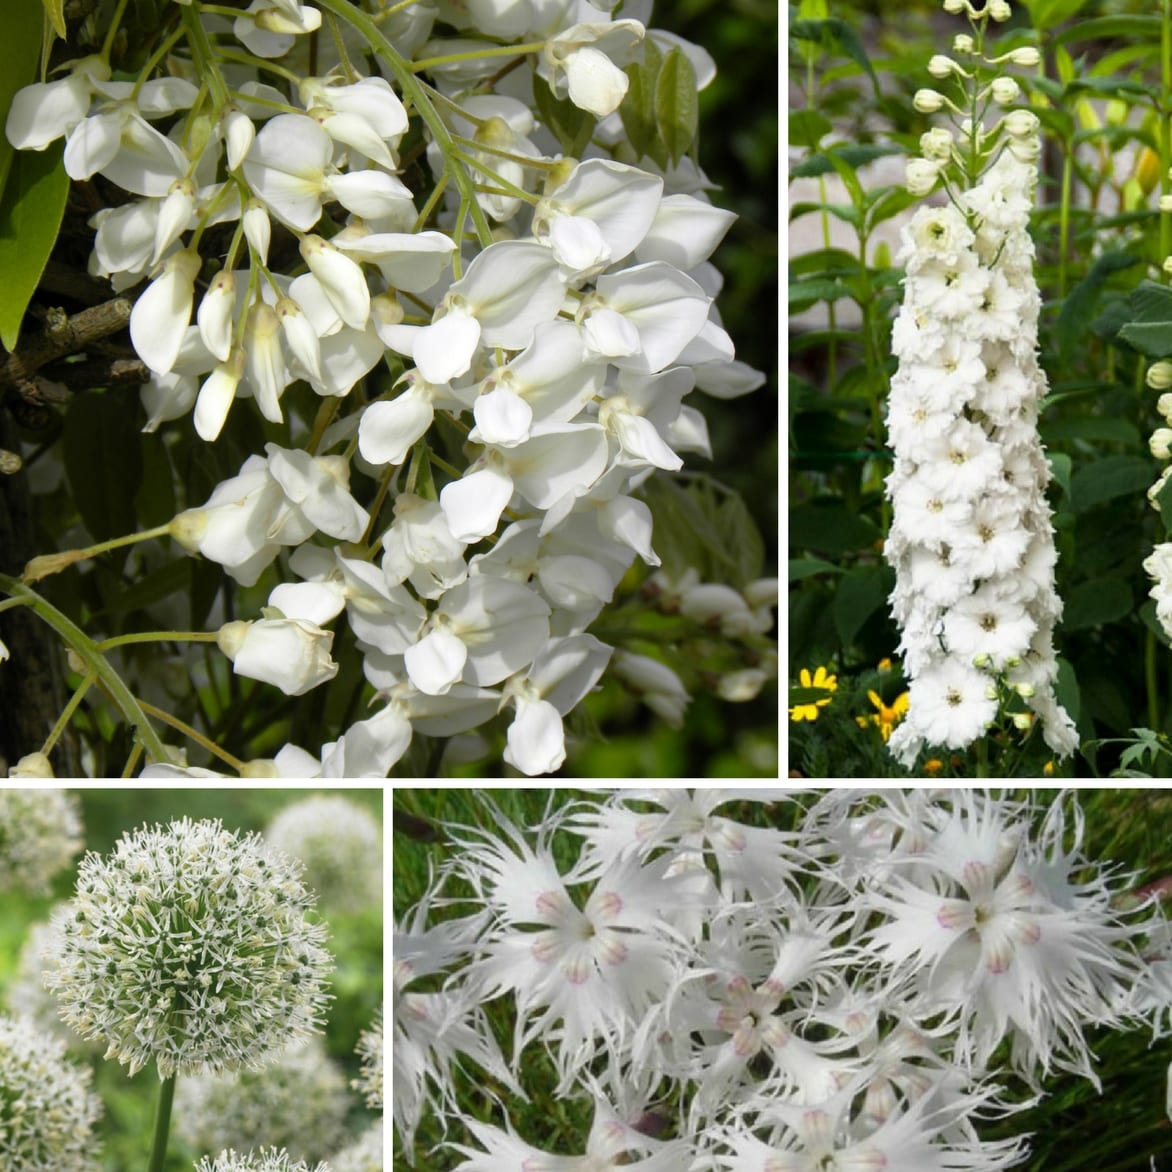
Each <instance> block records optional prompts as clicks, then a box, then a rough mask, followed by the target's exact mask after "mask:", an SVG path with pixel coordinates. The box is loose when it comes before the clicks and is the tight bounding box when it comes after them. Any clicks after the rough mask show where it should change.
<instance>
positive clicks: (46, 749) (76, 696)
mask: <svg viewBox="0 0 1172 1172" xmlns="http://www.w3.org/2000/svg"><path fill="white" fill-rule="evenodd" d="M97 678H98V677H97V676H96V675H95V674H94V673H93V672H88V673H87V674H86V676H85V678H84V679H83V680H82V681H81V683H80V684H78V686H77V690H76V691H75V692H74V693H73V695H72V696H70V697H69V703H68V704H66V705H65V707H64V708H63V709H62V711H61V715H60V716H59V717H57V723H56V724H55V725H53V728H52V729H51V731H50V732H49V735H48V736H47V737H46V738H45V743H44V744H43V745H42V746H41V752H42V753H44V754H45V756H46V757H47V756H48V755H49V754H50V753H51V752H52V751H53V746H54V745H55V744H56V743H57V742H58V741H59V740H60V739H61V734H62V733H63V732H64V731H65V730H66V728H67V727H68V726H69V722H70V720H72V719H73V714H74V713H75V712H76V711H77V708H78V705H79V704H80V703H81V702H82V700H84V699H85V694H86V692H88V691H89V690H90V688H91V687H92V686H93V683H94V680H96V679H97Z"/></svg>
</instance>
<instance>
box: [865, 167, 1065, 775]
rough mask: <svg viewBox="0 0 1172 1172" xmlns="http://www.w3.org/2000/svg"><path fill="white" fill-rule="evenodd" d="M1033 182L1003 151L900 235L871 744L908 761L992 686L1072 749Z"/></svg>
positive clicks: (984, 714)
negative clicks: (883, 729)
mask: <svg viewBox="0 0 1172 1172" xmlns="http://www.w3.org/2000/svg"><path fill="white" fill-rule="evenodd" d="M1036 181H1037V175H1036V168H1035V165H1034V164H1033V163H1030V162H1022V161H1020V160H1019V159H1018V158H1017V157H1016V155H1015V154H1014V153H1013V152H1012V151H1010V150H1008V149H1007V150H1005V151H1004V153H1002V154H1001V155H1000V157H999V158H998V159H997V160H996V161H995V162H994V163H993V164H992V165H991V166H990V167H989V168H988V169H987V170H986V171H985V173H984V174H983V175H982V176H981V178H980V180H979V182H977V183H976V184H975V186H973V187H972V188H971V189H970V190H968V191H964V192H962V193H961V194H960V195H959V197H958V201H959V206H952V205H950V206H946V207H941V208H923V209H921V210H920V211H919V212H917V213H916V216H915V217H914V219H913V220H912V222H911V224H910V225H909V226H908V228H907V229H906V230H905V233H904V252H903V259H904V260H905V261H906V263H907V278H906V281H905V288H904V301H903V306H902V308H901V310H900V314H899V317H898V318H897V320H896V323H895V326H894V330H893V334H892V349H893V351H894V353H895V355H896V356H897V358H898V359H899V369H898V371H897V373H896V374H895V376H894V377H893V379H892V384H891V396H890V399H889V403H888V410H887V429H888V434H889V436H890V439H891V445H892V447H893V448H894V451H895V466H894V469H893V471H892V472H891V475H890V476H889V477H888V480H887V491H888V495H889V496H890V498H891V501H892V507H893V520H892V525H891V530H890V533H889V535H888V538H887V542H886V545H885V554H886V556H887V559H888V560H889V561H890V562H891V564H892V565H893V566H894V567H895V571H896V585H895V589H894V591H893V592H892V595H891V609H892V614H893V615H894V617H895V619H896V622H897V623H898V624H899V626H900V630H901V632H902V634H901V640H900V645H899V650H900V652H901V654H902V655H903V658H904V668H905V671H906V673H907V676H908V679H909V686H908V690H909V693H910V708H909V711H908V714H907V717H906V718H905V719H904V721H903V722H902V723H901V724H900V725H899V727H898V728H896V730H895V731H894V733H893V734H892V736H891V739H890V741H889V742H888V747H889V748H890V750H891V752H892V753H893V754H894V755H895V756H896V757H897V758H898V759H899V760H900V762H901V763H902V764H904V765H905V766H909V767H910V766H911V765H912V764H913V763H914V761H915V759H916V757H917V755H918V753H919V751H920V749H921V747H922V746H924V745H925V744H928V745H942V746H947V747H948V748H954V749H955V748H962V747H965V746H968V745H970V744H972V743H973V742H974V741H975V740H977V739H978V738H979V737H981V736H982V735H983V734H984V732H985V729H986V728H987V727H988V726H989V725H990V724H991V723H992V722H993V721H994V719H995V718H996V717H997V715H998V713H999V698H1000V697H999V692H998V685H999V684H1000V686H1001V687H1002V688H1003V689H1004V690H1006V692H1007V693H1012V694H1014V695H1015V696H1017V697H1020V698H1021V699H1022V700H1024V702H1025V705H1027V706H1028V708H1029V709H1030V710H1031V711H1032V712H1033V713H1034V714H1035V715H1036V716H1037V717H1038V719H1039V721H1040V723H1041V727H1042V733H1043V736H1044V737H1045V739H1046V743H1047V744H1048V745H1049V746H1050V747H1051V748H1052V749H1053V750H1054V751H1055V752H1056V753H1058V754H1060V755H1063V756H1065V755H1068V754H1069V753H1071V752H1073V750H1074V749H1075V748H1076V747H1077V744H1078V739H1077V736H1076V734H1075V731H1074V725H1073V722H1072V721H1071V720H1070V718H1069V716H1068V715H1067V714H1066V712H1065V710H1064V709H1063V708H1062V707H1061V706H1060V705H1059V704H1058V703H1057V701H1056V700H1055V699H1054V684H1055V680H1056V678H1057V672H1058V666H1057V661H1056V659H1055V655H1054V648H1053V632H1054V627H1055V624H1056V623H1057V621H1058V618H1059V617H1060V615H1061V612H1062V603H1061V600H1060V599H1059V598H1058V596H1057V594H1056V593H1055V590H1054V565H1055V561H1056V554H1055V550H1054V537H1053V529H1052V526H1051V523H1050V508H1049V505H1048V504H1047V502H1046V499H1045V487H1046V485H1047V483H1048V482H1049V478H1050V472H1049V466H1048V464H1047V462H1046V458H1045V455H1044V452H1043V450H1042V445H1041V441H1040V440H1039V438H1038V433H1037V426H1036V424H1037V415H1038V404H1039V402H1040V400H1041V398H1042V396H1043V394H1044V393H1045V390H1046V379H1045V375H1044V374H1043V373H1042V371H1041V368H1040V367H1039V366H1038V361H1037V355H1036V349H1037V319H1038V309H1039V304H1040V299H1039V294H1038V289H1037V285H1036V283H1035V281H1034V279H1033V273H1032V258H1033V244H1032V242H1031V240H1030V237H1029V235H1028V232H1027V223H1028V214H1029V209H1030V207H1031V205H1032V193H1033V190H1034V187H1035V184H1036Z"/></svg>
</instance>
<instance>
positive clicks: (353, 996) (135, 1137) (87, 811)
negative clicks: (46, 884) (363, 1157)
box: [0, 789, 383, 1172]
mask: <svg viewBox="0 0 1172 1172" xmlns="http://www.w3.org/2000/svg"><path fill="white" fill-rule="evenodd" d="M74 792H75V793H76V794H77V796H78V798H79V799H80V801H81V817H82V826H83V833H84V841H85V850H86V851H96V852H97V853H99V854H105V853H107V852H109V851H110V850H111V849H112V847H113V846H114V844H115V843H116V842H117V841H118V839H119V838H121V837H122V835H123V834H125V833H128V832H131V831H133V830H135V829H137V828H139V827H141V826H153V825H155V824H156V823H159V824H163V825H166V824H167V823H168V822H173V821H175V820H176V819H179V818H182V817H184V816H187V817H190V818H195V819H200V818H213V819H214V818H218V819H220V820H221V821H222V822H223V824H224V827H225V828H226V829H228V830H232V831H237V830H238V831H241V832H248V831H257V832H263V831H264V829H265V826H266V825H267V824H268V823H269V822H270V821H271V820H272V818H273V817H274V816H275V815H276V813H277V812H278V811H279V810H282V809H284V808H285V807H286V806H289V805H291V804H292V803H294V802H297V801H300V800H302V799H303V798H305V797H309V796H310V795H311V792H312V791H309V790H297V791H289V790H280V789H251V790H250V789H237V790H226V789H203V790H185V789H173V790H154V789H80V790H76V791H74ZM329 792H330V793H331V795H340V796H344V797H346V798H348V799H349V800H350V801H352V802H354V803H355V804H357V805H360V806H362V807H363V808H365V809H367V810H368V811H369V812H370V813H371V814H372V815H374V817H375V818H376V819H377V820H378V821H379V822H380V824H381V822H382V797H383V795H382V792H381V790H378V789H355V790H348V789H343V790H331V791H329ZM83 856H84V852H83V854H82V855H79V856H78V860H77V861H80V859H81V858H82V857H83ZM76 874H77V869H76V863H75V865H74V866H73V867H71V868H69V869H68V870H67V871H65V872H63V873H62V874H61V875H59V876H58V877H57V879H56V881H55V882H54V884H53V893H52V895H51V896H49V897H48V898H44V899H37V898H32V897H29V896H25V895H22V894H20V893H5V895H4V897H3V899H0V1007H5V1008H6V1007H7V1000H6V994H7V989H8V986H9V984H10V982H11V981H12V979H13V975H14V972H15V970H16V967H17V962H18V960H19V958H20V951H21V947H22V945H23V944H24V939H25V935H26V933H27V931H28V929H29V927H30V926H31V925H33V924H35V923H38V922H40V921H43V920H45V919H47V918H48V915H49V909H50V908H51V907H52V906H53V905H54V904H55V903H57V902H58V901H59V900H63V899H68V898H69V897H70V896H71V895H72V893H73V886H74V880H75V878H76ZM325 922H326V924H327V926H328V929H329V941H328V943H327V947H328V948H329V950H330V952H331V953H332V954H333V956H334V962H335V968H334V971H333V972H332V973H331V974H330V985H329V991H330V993H331V994H332V995H333V998H334V1000H333V1001H332V1002H331V1004H330V1008H329V1010H328V1012H327V1024H326V1032H325V1037H324V1043H325V1046H326V1049H327V1051H328V1053H329V1055H330V1057H331V1058H333V1059H334V1060H335V1061H337V1062H338V1063H339V1064H340V1065H341V1066H342V1068H343V1069H344V1071H345V1073H346V1077H347V1079H348V1080H349V1079H351V1078H356V1077H357V1076H358V1073H359V1060H358V1058H357V1057H356V1056H355V1054H354V1047H355V1045H356V1044H357V1042H358V1036H359V1034H360V1033H361V1032H362V1031H363V1030H365V1029H368V1028H369V1027H370V1024H371V1021H372V1019H373V1017H374V1013H375V1010H376V1009H378V1008H379V1007H380V1006H381V1005H382V1004H383V909H382V907H381V906H375V907H370V908H367V909H365V910H364V911H363V912H361V913H354V914H347V915H341V914H338V915H332V916H331V917H330V918H328V919H327V920H326V921H325ZM78 1042H79V1044H78V1046H77V1047H71V1052H70V1058H71V1059H72V1060H73V1061H74V1062H77V1063H79V1064H84V1063H87V1062H88V1063H90V1064H91V1065H92V1067H93V1069H94V1083H93V1085H94V1090H95V1092H96V1093H97V1094H98V1096H99V1097H100V1098H101V1100H102V1105H103V1108H104V1114H103V1117H102V1119H101V1122H100V1124H99V1130H98V1134H99V1135H100V1136H101V1141H102V1160H101V1163H100V1164H99V1165H97V1167H100V1168H101V1169H102V1172H130V1170H131V1169H138V1168H145V1167H146V1163H147V1157H148V1156H149V1154H150V1137H151V1133H152V1127H153V1126H154V1113H155V1106H156V1103H157V1100H158V1093H159V1080H158V1075H157V1073H156V1072H155V1071H154V1069H153V1068H152V1067H148V1068H146V1069H144V1070H142V1071H140V1072H139V1073H138V1074H137V1075H135V1076H134V1077H133V1078H130V1077H128V1076H127V1074H126V1068H125V1067H124V1066H120V1065H119V1064H118V1063H117V1062H116V1061H113V1060H111V1061H109V1062H105V1061H103V1060H102V1058H101V1049H100V1048H99V1049H98V1051H97V1053H96V1054H95V1053H94V1052H93V1051H92V1050H89V1049H86V1048H85V1044H84V1042H82V1041H81V1040H80V1039H79V1040H78ZM372 1119H373V1116H372V1115H371V1113H370V1112H369V1111H368V1110H367V1109H366V1108H365V1107H364V1106H363V1104H362V1101H361V1098H360V1097H359V1095H358V1093H357V1092H355V1094H354V1103H353V1108H352V1112H351V1116H350V1118H349V1120H348V1122H349V1125H350V1127H351V1130H352V1132H353V1134H354V1136H355V1137H357V1135H358V1134H359V1133H360V1132H361V1131H362V1130H363V1129H364V1128H365V1127H366V1126H368V1125H369V1123H370V1122H371V1121H372ZM205 1154H208V1153H204V1152H197V1151H192V1150H190V1149H189V1148H188V1146H187V1145H186V1144H184V1143H183V1141H181V1140H180V1139H179V1138H178V1137H177V1135H176V1134H175V1128H174V1123H173V1124H172V1133H171V1141H170V1145H169V1147H168V1155H167V1163H166V1165H165V1172H191V1168H192V1165H193V1164H194V1162H195V1161H196V1160H197V1159H198V1158H199V1157H200V1156H202V1155H205ZM210 1154H212V1155H214V1154H216V1153H210Z"/></svg>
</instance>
